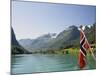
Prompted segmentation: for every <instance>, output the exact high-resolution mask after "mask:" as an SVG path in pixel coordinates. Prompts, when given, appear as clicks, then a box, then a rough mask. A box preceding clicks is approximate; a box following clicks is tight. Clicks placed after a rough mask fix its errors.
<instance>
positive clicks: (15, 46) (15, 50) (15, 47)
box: [11, 28, 28, 54]
mask: <svg viewBox="0 0 100 75" xmlns="http://www.w3.org/2000/svg"><path fill="white" fill-rule="evenodd" d="M11 52H12V54H23V53H28V51H27V50H25V49H24V48H23V47H22V46H21V45H20V44H19V43H18V41H17V40H16V36H15V33H14V31H13V29H12V28H11Z"/></svg>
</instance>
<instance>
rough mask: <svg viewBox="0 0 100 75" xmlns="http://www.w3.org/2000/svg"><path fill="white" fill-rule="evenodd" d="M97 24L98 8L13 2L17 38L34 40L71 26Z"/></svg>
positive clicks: (14, 26)
mask: <svg viewBox="0 0 100 75" xmlns="http://www.w3.org/2000/svg"><path fill="white" fill-rule="evenodd" d="M95 22H96V7H95V6H89V5H72V4H54V3H39V2H27V1H26V2H25V1H23V2H22V1H12V25H11V26H12V27H13V29H14V32H15V35H16V38H17V39H18V40H19V39H34V38H37V37H39V36H41V35H43V34H47V33H57V34H58V33H60V32H61V31H63V30H64V29H66V28H67V27H69V26H71V25H76V26H79V25H91V24H93V23H95Z"/></svg>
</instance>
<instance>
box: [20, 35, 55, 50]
mask: <svg viewBox="0 0 100 75" xmlns="http://www.w3.org/2000/svg"><path fill="white" fill-rule="evenodd" d="M54 38H56V33H48V34H44V35H42V36H40V37H38V38H36V39H21V40H19V43H20V44H21V45H22V46H23V47H24V48H26V49H28V50H29V51H32V50H33V51H35V50H38V49H41V48H43V47H45V46H46V45H47V44H48V43H49V41H51V40H52V39H54Z"/></svg>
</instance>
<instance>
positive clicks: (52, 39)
mask: <svg viewBox="0 0 100 75" xmlns="http://www.w3.org/2000/svg"><path fill="white" fill-rule="evenodd" d="M27 41H28V42H27ZM19 42H20V44H21V45H22V46H23V47H24V48H26V49H28V50H29V51H31V52H34V51H41V50H42V51H43V50H44V51H45V50H60V49H64V48H68V47H71V46H73V47H76V46H79V30H78V28H77V27H76V26H74V25H73V26H70V27H69V28H67V29H66V30H63V31H62V32H60V33H59V34H58V35H57V34H56V33H48V34H45V35H42V36H40V37H38V38H36V39H33V40H31V41H30V40H29V39H28V40H27V39H24V41H22V40H19ZM25 42H26V43H25ZM26 44H27V45H26Z"/></svg>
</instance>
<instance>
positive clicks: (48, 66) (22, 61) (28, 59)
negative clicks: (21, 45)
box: [11, 54, 96, 74]
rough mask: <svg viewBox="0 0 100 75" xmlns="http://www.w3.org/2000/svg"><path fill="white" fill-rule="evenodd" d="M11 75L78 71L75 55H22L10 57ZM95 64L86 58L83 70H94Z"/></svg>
mask: <svg viewBox="0 0 100 75" xmlns="http://www.w3.org/2000/svg"><path fill="white" fill-rule="evenodd" d="M11 65H12V66H11V72H12V74H25V73H39V72H58V71H74V70H79V68H78V65H77V56H76V55H69V54H66V55H59V54H45V55H43V54H27V55H26V54H23V55H15V56H12V63H11ZM95 68H96V62H95V61H94V60H93V59H92V57H91V56H88V58H87V65H86V67H85V68H84V69H95Z"/></svg>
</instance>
